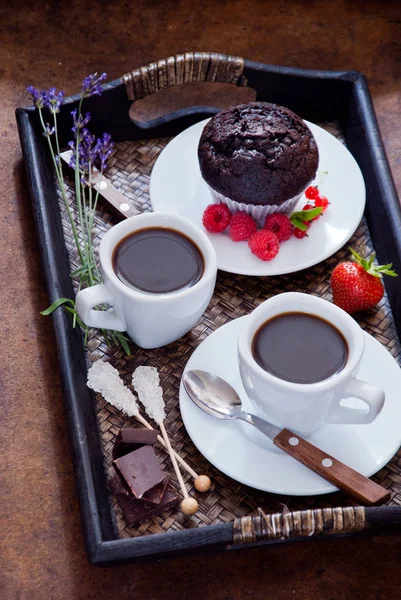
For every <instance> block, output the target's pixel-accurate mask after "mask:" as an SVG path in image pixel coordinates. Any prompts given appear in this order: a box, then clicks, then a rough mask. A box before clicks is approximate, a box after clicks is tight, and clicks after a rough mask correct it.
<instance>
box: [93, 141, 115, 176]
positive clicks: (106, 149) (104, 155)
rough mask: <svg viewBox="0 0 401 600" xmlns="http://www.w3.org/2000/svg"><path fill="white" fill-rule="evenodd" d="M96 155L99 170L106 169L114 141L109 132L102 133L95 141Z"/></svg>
mask: <svg viewBox="0 0 401 600" xmlns="http://www.w3.org/2000/svg"><path fill="white" fill-rule="evenodd" d="M96 149H97V156H98V157H99V159H100V171H101V172H103V171H105V170H106V169H107V160H108V159H109V158H110V156H111V154H112V153H113V149H114V142H113V141H112V139H111V135H110V134H109V133H104V134H103V136H102V137H101V138H98V140H97V142H96Z"/></svg>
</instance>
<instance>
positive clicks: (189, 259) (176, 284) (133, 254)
mask: <svg viewBox="0 0 401 600" xmlns="http://www.w3.org/2000/svg"><path fill="white" fill-rule="evenodd" d="M112 261H113V269H114V272H115V273H116V275H117V277H118V278H119V279H120V280H121V281H122V282H123V283H125V285H127V286H129V287H131V288H135V289H136V290H141V291H142V292H147V293H149V294H165V293H168V292H176V291H177V290H182V289H185V288H188V287H191V286H193V285H195V283H196V282H197V281H199V279H200V278H201V277H202V274H203V270H204V261H203V256H202V254H201V252H200V250H199V249H198V248H197V246H195V244H194V243H193V242H192V241H191V240H190V239H189V238H188V237H187V236H186V235H184V234H182V233H180V232H178V231H175V229H168V228H167V227H148V228H146V229H140V230H138V231H135V232H134V233H131V234H130V235H127V236H126V237H125V238H124V239H122V240H121V241H120V242H119V243H118V244H117V246H116V247H115V249H114V252H113V258H112Z"/></svg>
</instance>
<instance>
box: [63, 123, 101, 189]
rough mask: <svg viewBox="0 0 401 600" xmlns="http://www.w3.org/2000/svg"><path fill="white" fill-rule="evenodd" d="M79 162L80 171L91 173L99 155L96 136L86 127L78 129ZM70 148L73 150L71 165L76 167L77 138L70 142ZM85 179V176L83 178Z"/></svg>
mask: <svg viewBox="0 0 401 600" xmlns="http://www.w3.org/2000/svg"><path fill="white" fill-rule="evenodd" d="M78 132H79V133H78V135H79V139H78V163H79V170H80V172H81V173H82V174H83V175H85V174H87V173H89V171H90V169H91V166H92V165H93V163H94V161H95V160H96V158H97V156H98V152H99V151H98V147H97V144H95V141H96V138H95V136H94V135H93V134H91V133H90V131H88V130H87V129H86V128H83V129H78ZM68 146H69V148H71V150H72V151H73V153H72V155H71V158H70V167H72V168H73V169H75V165H76V155H75V152H76V140H75V141H70V142H69V143H68ZM83 181H85V177H84V178H83Z"/></svg>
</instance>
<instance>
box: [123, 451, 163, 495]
mask: <svg viewBox="0 0 401 600" xmlns="http://www.w3.org/2000/svg"><path fill="white" fill-rule="evenodd" d="M113 464H114V466H115V467H116V469H117V471H118V472H119V473H120V475H121V477H122V478H123V479H124V480H125V482H126V483H127V485H128V488H129V489H130V490H131V492H132V493H133V494H134V496H135V497H136V498H142V496H143V495H144V494H145V493H146V492H148V491H149V490H151V489H152V488H154V487H155V486H156V485H159V484H160V483H162V482H163V481H164V480H165V478H166V473H165V472H164V471H163V469H162V468H161V466H160V463H159V460H158V458H157V456H156V454H155V451H154V450H153V448H152V446H142V448H139V450H135V451H134V452H130V453H129V454H126V455H125V456H122V457H121V458H117V460H115V461H113Z"/></svg>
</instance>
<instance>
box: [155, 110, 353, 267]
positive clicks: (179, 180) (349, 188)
mask: <svg viewBox="0 0 401 600" xmlns="http://www.w3.org/2000/svg"><path fill="white" fill-rule="evenodd" d="M207 122H208V119H207V120H205V121H201V122H200V123H196V124H195V125H192V126H191V127H189V128H188V129H186V130H185V131H182V132H181V133H180V134H179V135H178V136H177V137H176V138H174V139H173V140H172V141H171V142H170V143H169V144H168V145H167V146H166V147H165V149H164V150H163V152H161V154H160V156H159V158H158V159H157V161H156V163H155V166H154V167H153V171H152V174H151V178H150V200H151V203H152V207H153V210H154V211H159V212H166V213H172V214H178V215H182V216H184V217H187V218H188V219H190V220H191V221H192V222H193V223H195V224H196V225H199V227H202V228H203V226H202V214H203V211H204V210H205V208H206V206H207V205H208V204H211V203H212V201H213V200H212V196H211V194H210V191H209V188H208V186H207V185H206V183H205V182H204V181H203V179H202V176H201V173H200V170H199V164H198V154H197V149H198V143H199V138H200V135H201V133H202V130H203V128H204V126H205V125H206V123H207ZM305 122H306V123H307V125H308V126H309V128H310V129H311V131H312V132H313V135H314V136H315V138H316V142H317V145H318V147H319V171H328V175H325V176H324V178H323V179H322V185H321V190H322V193H324V195H325V196H327V197H328V199H329V200H330V202H331V205H330V207H329V209H328V210H327V212H326V213H325V215H324V217H322V218H321V219H319V220H318V221H316V222H315V223H314V224H313V227H311V229H310V231H309V232H308V237H307V238H304V239H302V240H298V239H296V238H294V237H293V238H291V239H290V240H288V241H287V242H285V243H284V244H282V246H281V248H280V252H279V254H278V255H277V256H276V257H275V258H274V259H273V260H272V261H270V262H264V261H262V260H259V259H258V258H257V257H255V256H253V255H252V254H251V252H250V250H249V248H248V246H247V243H246V242H239V243H234V242H232V241H231V240H230V238H229V237H228V235H227V234H223V233H219V234H216V233H215V234H208V235H209V237H210V240H211V242H212V244H213V246H214V248H215V250H216V254H217V267H218V268H219V269H221V270H223V271H228V272H229V273H239V274H241V275H262V276H264V275H284V274H285V273H294V272H296V271H301V270H302V269H306V268H307V267H311V266H313V265H316V264H317V263H319V262H321V261H323V260H325V259H326V258H328V257H329V256H331V255H332V254H334V253H335V252H337V250H339V249H340V248H341V247H342V246H343V245H344V244H345V243H346V242H347V241H348V240H349V239H350V237H351V236H352V234H353V233H354V231H355V230H356V228H357V227H358V225H359V223H360V220H361V218H362V215H363V211H364V207H365V184H364V181H363V177H362V173H361V171H360V169H359V166H358V164H357V162H356V161H355V159H354V157H353V156H352V155H351V154H350V152H349V151H348V150H347V148H346V147H345V146H344V145H343V144H341V142H339V141H338V140H337V139H336V138H335V137H334V136H333V135H331V134H330V133H328V132H327V131H325V130H324V129H322V128H321V127H318V126H317V125H314V124H313V123H309V122H308V121H305ZM305 202H306V200H305V197H304V196H303V197H302V198H301V200H300V202H299V203H298V205H297V207H296V208H297V209H298V210H299V209H300V208H302V207H303V206H304V204H305Z"/></svg>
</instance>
